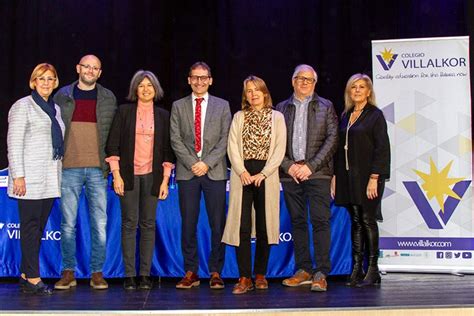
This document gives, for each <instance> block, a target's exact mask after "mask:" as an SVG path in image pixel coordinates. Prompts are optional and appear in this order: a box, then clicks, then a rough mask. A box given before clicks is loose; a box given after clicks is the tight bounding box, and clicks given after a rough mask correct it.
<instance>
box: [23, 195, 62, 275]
mask: <svg viewBox="0 0 474 316" xmlns="http://www.w3.org/2000/svg"><path fill="white" fill-rule="evenodd" d="M53 202H54V199H42V200H20V199H19V200H18V211H19V213H20V236H21V238H20V245H21V265H20V271H21V272H22V273H24V274H25V275H26V277H27V278H39V277H40V272H39V252H40V245H41V238H42V237H43V232H44V228H45V226H46V223H47V222H48V218H49V214H50V213H51V208H52V206H53Z"/></svg>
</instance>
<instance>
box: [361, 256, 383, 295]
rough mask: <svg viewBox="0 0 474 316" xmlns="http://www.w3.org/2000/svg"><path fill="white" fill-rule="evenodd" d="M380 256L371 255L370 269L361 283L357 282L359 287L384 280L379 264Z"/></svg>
mask: <svg viewBox="0 0 474 316" xmlns="http://www.w3.org/2000/svg"><path fill="white" fill-rule="evenodd" d="M378 258H379V257H378V256H373V257H369V269H368V270H367V274H366V275H365V278H364V280H362V282H360V283H357V285H356V286H357V287H366V286H372V285H377V284H380V282H382V278H381V277H380V271H379V267H378V265H377V261H378Z"/></svg>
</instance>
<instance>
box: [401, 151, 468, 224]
mask: <svg viewBox="0 0 474 316" xmlns="http://www.w3.org/2000/svg"><path fill="white" fill-rule="evenodd" d="M452 162H453V161H450V162H449V163H448V164H447V165H446V166H445V167H444V168H443V169H442V170H441V171H438V168H437V167H436V165H435V164H434V162H433V160H432V159H431V158H430V173H429V174H427V173H424V172H422V171H418V170H413V171H415V173H416V174H417V175H419V176H420V178H422V180H424V183H423V185H422V186H421V188H423V190H424V191H425V193H426V194H425V193H424V192H423V191H422V190H421V188H420V186H419V184H418V182H416V181H404V182H403V185H404V186H405V188H406V189H407V191H408V193H409V194H410V197H411V199H412V200H413V202H415V205H416V207H417V208H418V211H419V212H420V214H421V216H422V217H423V219H424V221H425V223H426V225H428V227H429V228H431V229H443V228H444V225H446V224H447V223H448V221H449V219H450V218H451V216H452V215H453V213H454V211H455V210H456V207H457V206H458V205H459V202H460V201H461V199H462V197H463V196H464V193H466V191H467V189H468V188H469V185H470V184H471V180H464V178H449V177H448V173H449V169H450V168H451V164H452ZM453 184H454V186H453V188H452V189H451V185H453ZM445 195H447V197H446V199H444V196H445ZM433 197H434V198H436V200H437V202H438V205H439V206H440V210H439V212H438V216H436V213H435V210H433V208H432V207H431V205H430V203H429V202H428V201H429V200H430V199H432V198H433ZM427 198H428V199H427ZM443 199H444V201H443ZM443 223H444V225H443Z"/></svg>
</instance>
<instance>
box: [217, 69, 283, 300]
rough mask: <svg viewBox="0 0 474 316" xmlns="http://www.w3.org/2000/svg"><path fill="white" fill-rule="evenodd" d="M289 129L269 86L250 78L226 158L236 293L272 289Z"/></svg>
mask: <svg viewBox="0 0 474 316" xmlns="http://www.w3.org/2000/svg"><path fill="white" fill-rule="evenodd" d="M285 148H286V125H285V119H284V117H283V115H282V114H281V113H280V112H277V111H273V110H272V99H271V96H270V92H269V91H268V88H267V86H266V84H265V82H264V81H263V80H262V79H260V78H258V77H256V76H249V77H247V79H245V80H244V84H243V92H242V111H239V112H237V113H236V114H235V115H234V119H233V121H232V125H231V128H230V133H229V141H228V145H227V153H228V155H229V159H230V162H231V164H232V169H231V175H230V199H229V211H228V215H227V222H226V226H225V230H224V236H223V238H222V241H223V242H224V243H226V244H229V245H232V246H235V247H237V248H236V253H237V262H238V266H239V275H240V278H239V282H238V283H237V284H236V285H235V286H234V289H233V291H232V293H234V294H244V293H246V292H248V291H251V290H253V289H254V288H257V289H267V288H268V282H267V280H266V279H265V274H266V272H267V264H268V257H269V254H270V245H271V244H278V239H279V233H280V178H279V176H278V167H279V166H280V163H281V161H282V160H283V157H284V155H285ZM252 232H256V237H257V245H256V246H257V247H256V253H255V264H254V273H255V287H254V285H253V283H252V279H251V277H252V267H251V262H252V260H251V241H250V237H251V233H252Z"/></svg>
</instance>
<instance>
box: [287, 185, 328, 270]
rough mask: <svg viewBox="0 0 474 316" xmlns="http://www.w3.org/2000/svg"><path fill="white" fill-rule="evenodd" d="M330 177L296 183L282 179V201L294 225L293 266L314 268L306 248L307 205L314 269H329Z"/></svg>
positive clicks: (307, 240)
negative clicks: (294, 264) (310, 226)
mask: <svg viewBox="0 0 474 316" xmlns="http://www.w3.org/2000/svg"><path fill="white" fill-rule="evenodd" d="M330 183H331V180H329V179H310V180H307V181H303V182H300V184H297V183H296V182H295V181H293V180H292V181H291V182H282V186H283V191H284V196H285V202H286V206H287V207H288V210H289V212H290V216H291V224H292V226H293V243H294V249H295V261H296V268H297V269H303V270H305V271H307V272H311V271H313V264H312V260H311V255H310V250H309V249H310V248H309V234H308V208H307V205H308V204H309V216H310V221H311V225H312V227H313V247H314V257H315V258H314V259H315V261H316V269H315V270H314V272H318V271H320V272H322V273H324V274H325V275H328V274H329V272H330V271H331V262H330V259H329V248H330V246H331V231H330V218H331V210H330V208H329V204H330V192H329V190H330Z"/></svg>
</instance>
